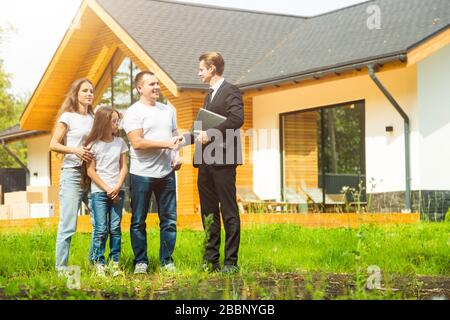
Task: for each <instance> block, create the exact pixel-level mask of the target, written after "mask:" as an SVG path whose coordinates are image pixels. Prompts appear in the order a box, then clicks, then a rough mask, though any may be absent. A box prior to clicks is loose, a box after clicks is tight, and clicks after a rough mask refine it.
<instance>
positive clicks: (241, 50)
mask: <svg viewBox="0 0 450 320" xmlns="http://www.w3.org/2000/svg"><path fill="white" fill-rule="evenodd" d="M97 1H98V2H99V3H100V4H101V5H102V6H103V7H104V8H105V10H106V11H107V12H108V13H109V14H110V15H111V16H112V17H113V18H114V19H115V20H116V21H117V22H118V23H119V24H120V25H121V26H122V27H123V28H124V30H125V31H127V32H128V34H129V35H130V36H131V37H132V38H133V39H134V40H135V41H136V42H137V43H138V44H139V45H140V46H141V47H142V48H143V49H144V50H145V51H146V52H147V53H148V54H149V56H150V57H152V58H153V59H154V60H155V61H156V62H157V63H158V64H159V66H160V67H161V68H162V69H163V70H165V72H167V74H168V75H169V76H170V77H171V78H172V79H173V80H174V81H175V83H177V85H178V86H179V87H180V88H196V87H202V85H201V84H200V81H199V79H198V77H197V59H198V56H199V54H200V53H203V52H205V51H219V52H221V53H222V54H223V55H224V57H225V61H226V67H225V74H224V76H225V77H226V78H227V79H228V80H229V81H230V82H233V83H235V84H238V85H239V86H240V87H246V86H249V85H251V84H254V83H260V84H263V83H264V82H269V81H271V80H274V79H280V80H282V79H283V78H285V77H288V76H291V75H301V74H304V73H309V72H315V71H321V70H325V69H330V68H333V67H338V66H343V65H347V64H351V63H354V62H364V61H368V60H372V59H374V58H382V57H389V56H394V55H397V54H400V53H406V52H407V51H408V50H409V49H410V48H411V47H413V46H415V45H416V44H418V43H420V42H421V41H423V40H425V39H427V38H429V37H430V36H432V35H434V34H435V33H437V32H439V31H440V30H443V29H445V28H447V27H448V26H449V25H450V1H449V0H376V1H368V2H365V3H361V4H359V5H354V6H351V7H348V8H344V9H340V10H336V11H333V12H330V13H327V14H322V15H319V16H316V17H310V18H304V17H297V16H288V15H280V14H270V13H258V12H254V11H245V10H237V9H227V8H219V7H210V6H201V5H193V4H185V3H179V2H169V1H161V0H128V1H126V2H124V1H121V0H97ZM369 5H377V6H379V8H380V9H381V29H380V30H376V29H375V30H370V29H369V28H368V27H367V25H366V21H367V19H368V18H369V13H367V11H366V10H367V8H368V6H369Z"/></svg>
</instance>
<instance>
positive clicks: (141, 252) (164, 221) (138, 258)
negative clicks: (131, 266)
mask: <svg viewBox="0 0 450 320" xmlns="http://www.w3.org/2000/svg"><path fill="white" fill-rule="evenodd" d="M130 178H131V185H130V188H131V190H130V191H131V210H132V217H131V226H130V234H131V246H132V247H133V252H134V256H135V264H137V263H141V262H144V263H147V264H148V256H147V231H146V224H145V219H146V218H147V213H148V210H149V206H150V198H151V195H152V193H153V192H154V193H155V197H156V202H157V204H158V215H159V221H160V223H159V228H160V235H159V237H160V244H159V260H160V263H161V265H163V266H164V265H166V264H169V263H171V262H173V258H172V253H173V250H174V248H175V241H176V234H177V200H176V183H175V172H174V171H172V172H171V173H170V174H169V175H167V176H165V177H163V178H150V177H143V176H137V175H134V174H130Z"/></svg>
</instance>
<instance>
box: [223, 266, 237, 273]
mask: <svg viewBox="0 0 450 320" xmlns="http://www.w3.org/2000/svg"><path fill="white" fill-rule="evenodd" d="M220 272H221V273H222V274H235V273H238V272H239V266H237V265H229V264H226V265H224V266H223V268H222V271H220Z"/></svg>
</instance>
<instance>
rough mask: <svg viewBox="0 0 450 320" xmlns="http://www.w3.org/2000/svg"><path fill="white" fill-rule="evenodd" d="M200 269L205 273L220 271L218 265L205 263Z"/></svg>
mask: <svg viewBox="0 0 450 320" xmlns="http://www.w3.org/2000/svg"><path fill="white" fill-rule="evenodd" d="M202 269H203V271H205V272H209V273H212V272H219V271H220V264H219V263H210V262H205V263H203V265H202Z"/></svg>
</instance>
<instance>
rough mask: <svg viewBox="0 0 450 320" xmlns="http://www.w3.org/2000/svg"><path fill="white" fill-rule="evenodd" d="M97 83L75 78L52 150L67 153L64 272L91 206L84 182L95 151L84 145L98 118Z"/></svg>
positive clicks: (61, 235) (60, 262) (59, 251)
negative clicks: (81, 217)
mask: <svg viewBox="0 0 450 320" xmlns="http://www.w3.org/2000/svg"><path fill="white" fill-rule="evenodd" d="M93 99H94V86H93V85H92V82H91V81H89V80H88V79H85V78H82V79H78V80H76V81H74V82H73V83H72V86H71V88H70V90H69V92H68V93H67V95H66V99H65V100H64V103H63V105H62V107H61V109H60V111H59V113H58V117H57V119H58V120H57V123H56V126H55V130H54V133H53V136H52V139H51V142H50V150H52V151H55V152H58V153H62V154H64V155H65V156H64V160H63V163H62V168H61V177H60V191H59V201H60V217H59V225H58V234H57V237H56V270H57V271H58V272H60V273H61V274H64V272H65V271H66V267H67V262H68V259H69V249H70V241H71V239H72V236H73V235H74V234H75V231H76V227H77V215H78V210H79V209H80V206H81V202H82V201H83V202H84V203H85V204H86V205H87V206H88V207H89V188H83V187H82V185H81V177H82V174H81V168H82V164H83V162H84V161H90V160H92V157H93V155H92V152H91V151H90V150H89V149H88V148H86V147H84V146H83V142H84V139H85V138H86V136H87V135H88V134H89V132H90V131H91V128H92V124H93V122H94V111H93V109H92V102H93Z"/></svg>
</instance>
